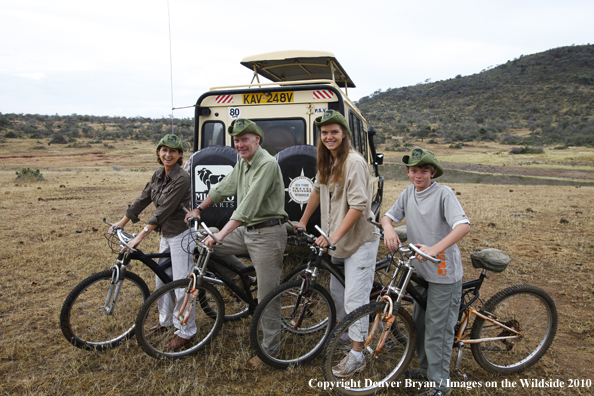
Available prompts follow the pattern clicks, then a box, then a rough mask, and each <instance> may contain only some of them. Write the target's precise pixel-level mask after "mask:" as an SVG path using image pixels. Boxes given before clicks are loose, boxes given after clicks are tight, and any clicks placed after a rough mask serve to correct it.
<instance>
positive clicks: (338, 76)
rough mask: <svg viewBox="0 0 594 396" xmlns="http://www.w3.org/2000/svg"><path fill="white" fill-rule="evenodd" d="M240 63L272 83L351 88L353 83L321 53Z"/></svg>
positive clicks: (283, 53)
mask: <svg viewBox="0 0 594 396" xmlns="http://www.w3.org/2000/svg"><path fill="white" fill-rule="evenodd" d="M241 64H242V65H244V66H245V67H247V68H248V69H250V70H253V71H254V77H253V78H252V83H253V82H254V79H255V80H256V81H257V82H258V83H259V82H260V79H259V77H258V75H260V76H262V77H266V78H267V79H269V80H270V81H273V82H286V81H306V80H332V81H334V82H336V84H337V85H338V86H340V87H344V88H345V90H346V89H347V88H355V83H354V82H353V80H351V78H350V77H349V76H348V74H347V73H346V71H345V70H344V68H343V67H342V66H341V65H340V63H339V62H338V60H337V59H336V57H335V56H334V54H332V53H331V52H325V51H277V52H268V53H265V54H260V55H253V56H248V57H246V58H243V59H242V60H241Z"/></svg>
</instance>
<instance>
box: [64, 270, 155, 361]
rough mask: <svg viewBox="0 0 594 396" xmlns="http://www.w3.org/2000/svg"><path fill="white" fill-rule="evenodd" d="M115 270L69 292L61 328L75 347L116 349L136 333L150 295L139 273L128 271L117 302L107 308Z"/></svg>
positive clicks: (85, 282) (103, 272)
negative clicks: (145, 302) (115, 347)
mask: <svg viewBox="0 0 594 396" xmlns="http://www.w3.org/2000/svg"><path fill="white" fill-rule="evenodd" d="M111 274H112V270H107V271H102V272H99V273H96V274H93V275H91V276H89V277H88V278H87V279H85V280H83V281H82V282H80V283H79V284H78V285H76V287H75V288H74V289H73V290H72V291H71V292H70V294H68V297H66V300H65V301H64V304H63V305H62V311H61V312H60V328H61V329H62V334H64V337H66V339H67V340H68V341H69V342H70V343H71V344H72V345H74V346H75V347H77V348H80V349H86V350H99V351H102V350H105V349H109V348H112V347H114V346H116V345H118V344H120V343H121V342H122V341H124V340H125V339H127V338H130V337H132V336H133V335H134V322H135V320H136V315H137V314H138V309H140V307H141V306H142V303H143V301H144V300H146V299H147V298H148V296H149V294H150V292H149V289H148V286H147V285H146V283H145V282H144V281H143V280H142V278H140V277H139V276H138V275H136V274H134V273H132V272H129V271H126V273H125V275H124V280H123V282H122V286H121V288H120V291H119V294H118V297H117V301H116V305H115V307H114V308H113V311H112V313H111V314H108V313H107V312H106V310H105V304H106V299H107V294H108V291H109V288H110V286H111Z"/></svg>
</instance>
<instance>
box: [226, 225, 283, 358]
mask: <svg viewBox="0 0 594 396" xmlns="http://www.w3.org/2000/svg"><path fill="white" fill-rule="evenodd" d="M286 245H287V229H286V228H285V225H284V224H281V225H276V226H272V227H264V228H259V229H256V230H251V231H248V230H247V228H246V227H239V228H237V229H235V230H234V231H233V232H232V233H231V234H229V235H227V237H226V238H225V239H224V240H223V245H221V246H216V247H215V251H214V253H215V254H216V255H217V256H229V255H237V254H246V253H247V254H249V255H250V259H251V260H252V263H253V265H254V268H255V270H256V277H257V278H258V301H262V300H263V299H264V297H266V295H267V294H268V293H270V292H271V291H272V290H273V289H274V288H276V287H277V286H278V285H279V284H280V277H281V272H282V269H283V253H284V252H285V247H286ZM221 270H223V268H221ZM224 273H225V274H227V273H228V271H224ZM272 308H273V309H271V310H267V312H270V315H266V317H262V327H263V332H264V342H263V346H264V348H265V349H267V351H268V353H270V354H276V353H277V352H279V350H278V345H279V341H280V301H279V303H278V310H277V309H274V307H272ZM273 346H276V347H273Z"/></svg>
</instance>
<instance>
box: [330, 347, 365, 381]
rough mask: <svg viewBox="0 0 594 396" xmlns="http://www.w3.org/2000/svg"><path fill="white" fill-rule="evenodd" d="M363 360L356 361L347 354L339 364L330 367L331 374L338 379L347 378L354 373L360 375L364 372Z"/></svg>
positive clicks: (350, 354) (354, 357) (353, 356)
mask: <svg viewBox="0 0 594 396" xmlns="http://www.w3.org/2000/svg"><path fill="white" fill-rule="evenodd" d="M366 365H367V364H366V363H365V358H363V359H361V360H358V359H357V357H356V356H355V355H353V354H352V353H351V352H349V354H348V355H346V356H345V357H344V358H343V359H342V360H341V361H340V363H338V364H337V365H336V366H334V367H332V374H334V375H335V376H337V377H339V378H344V377H348V376H350V375H353V374H354V373H360V372H361V371H363V370H365V366H366Z"/></svg>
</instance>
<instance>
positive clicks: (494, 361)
mask: <svg viewBox="0 0 594 396" xmlns="http://www.w3.org/2000/svg"><path fill="white" fill-rule="evenodd" d="M481 312H482V313H490V314H492V315H493V318H494V319H496V320H497V321H499V322H500V323H502V324H505V325H506V326H508V327H510V328H513V329H514V330H518V331H521V332H523V333H524V336H523V337H521V338H516V339H508V340H501V341H490V342H482V343H479V344H472V345H471V349H472V355H473V356H474V359H475V360H476V362H477V363H478V364H479V365H481V367H483V368H484V369H485V370H487V371H489V372H491V373H498V374H511V373H517V372H520V371H523V370H525V369H527V368H528V367H530V366H532V365H533V364H534V363H536V362H537V361H538V360H539V359H540V358H541V357H542V356H543V355H544V354H545V352H546V351H547V349H549V347H550V346H551V343H552V342H553V339H554V338H555V334H556V332H557V308H556V307H555V302H554V301H553V299H552V298H551V297H550V296H549V295H548V294H547V293H546V292H545V291H544V290H542V289H539V288H538V287H535V286H531V285H519V286H512V287H508V288H507V289H504V290H502V291H500V292H499V293H497V294H495V295H494V296H493V297H491V298H490V299H489V301H487V302H486V303H485V305H484V306H483V309H482V311H481ZM511 334H512V333H511V332H506V331H505V330H503V331H502V328H501V327H499V326H496V325H494V324H492V323H490V322H489V321H485V320H484V319H482V318H479V317H477V318H476V319H475V320H474V324H473V325H472V331H471V333H470V336H471V338H472V339H481V338H492V337H502V336H504V335H511Z"/></svg>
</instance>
